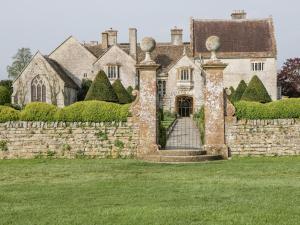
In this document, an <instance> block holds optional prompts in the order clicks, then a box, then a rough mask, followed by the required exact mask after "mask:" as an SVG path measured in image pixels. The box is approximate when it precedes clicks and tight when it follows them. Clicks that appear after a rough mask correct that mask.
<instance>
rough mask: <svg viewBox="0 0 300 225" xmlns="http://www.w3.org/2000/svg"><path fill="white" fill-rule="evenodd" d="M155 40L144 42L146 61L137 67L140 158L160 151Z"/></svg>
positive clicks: (146, 39)
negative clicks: (154, 59) (154, 52)
mask: <svg viewBox="0 0 300 225" xmlns="http://www.w3.org/2000/svg"><path fill="white" fill-rule="evenodd" d="M155 46H156V43H155V40H154V39H153V38H149V37H146V38H144V39H143V40H142V43H141V49H142V50H143V51H144V52H145V53H146V56H145V60H144V61H142V62H141V63H139V64H137V65H136V68H137V70H138V71H139V77H140V90H139V91H140V93H139V96H140V99H139V104H140V105H139V128H140V129H139V130H140V131H139V132H140V133H139V146H138V157H139V156H143V155H147V154H150V153H154V152H156V151H157V150H158V145H157V139H158V138H157V135H158V119H157V102H158V99H157V83H156V80H157V79H156V78H157V72H156V71H157V69H158V68H159V65H158V64H156V63H155V62H154V61H153V60H151V57H150V52H152V51H153V50H154V49H155Z"/></svg>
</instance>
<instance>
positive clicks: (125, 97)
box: [112, 79, 131, 104]
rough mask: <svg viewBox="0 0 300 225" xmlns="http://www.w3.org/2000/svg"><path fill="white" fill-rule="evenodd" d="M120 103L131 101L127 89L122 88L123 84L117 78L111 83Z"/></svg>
mask: <svg viewBox="0 0 300 225" xmlns="http://www.w3.org/2000/svg"><path fill="white" fill-rule="evenodd" d="M112 87H113V89H114V91H115V93H116V94H117V97H118V99H119V103H120V104H127V103H130V102H131V96H130V95H129V94H128V92H127V90H126V89H125V88H124V86H123V84H122V83H121V81H120V80H119V79H117V80H116V81H115V82H114V83H113V85H112Z"/></svg>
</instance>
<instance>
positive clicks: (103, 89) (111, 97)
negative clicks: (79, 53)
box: [85, 70, 118, 102]
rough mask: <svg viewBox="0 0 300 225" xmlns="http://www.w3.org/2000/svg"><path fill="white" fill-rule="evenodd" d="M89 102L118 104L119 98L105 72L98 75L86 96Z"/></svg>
mask: <svg viewBox="0 0 300 225" xmlns="http://www.w3.org/2000/svg"><path fill="white" fill-rule="evenodd" d="M89 100H99V101H105V102H118V97H117V95H116V93H115V91H114V89H113V87H112V85H111V84H110V82H109V80H108V78H107V76H106V74H105V72H104V71H103V70H101V71H100V72H99V73H98V74H97V75H96V77H95V79H94V81H93V83H92V85H91V87H90V89H89V91H88V92H87V94H86V97H85V101H89Z"/></svg>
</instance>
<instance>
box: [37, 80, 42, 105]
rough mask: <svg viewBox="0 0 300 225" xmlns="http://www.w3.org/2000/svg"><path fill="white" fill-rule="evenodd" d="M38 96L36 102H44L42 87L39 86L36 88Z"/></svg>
mask: <svg viewBox="0 0 300 225" xmlns="http://www.w3.org/2000/svg"><path fill="white" fill-rule="evenodd" d="M36 95H37V96H36V100H37V101H38V102H40V101H41V100H42V87H41V85H39V84H38V85H37V87H36Z"/></svg>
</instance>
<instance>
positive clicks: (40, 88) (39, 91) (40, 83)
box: [31, 75, 46, 102]
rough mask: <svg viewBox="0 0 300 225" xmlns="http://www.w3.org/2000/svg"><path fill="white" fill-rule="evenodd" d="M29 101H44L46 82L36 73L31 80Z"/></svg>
mask: <svg viewBox="0 0 300 225" xmlns="http://www.w3.org/2000/svg"><path fill="white" fill-rule="evenodd" d="M31 101H32V102H46V84H45V81H44V80H43V79H42V78H41V77H40V75H37V76H36V77H35V78H34V79H33V80H32V82H31Z"/></svg>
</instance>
